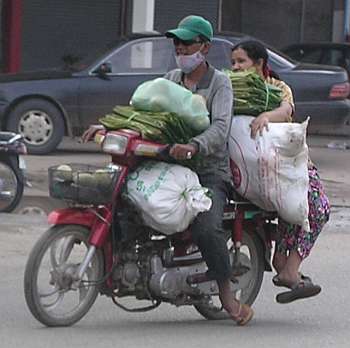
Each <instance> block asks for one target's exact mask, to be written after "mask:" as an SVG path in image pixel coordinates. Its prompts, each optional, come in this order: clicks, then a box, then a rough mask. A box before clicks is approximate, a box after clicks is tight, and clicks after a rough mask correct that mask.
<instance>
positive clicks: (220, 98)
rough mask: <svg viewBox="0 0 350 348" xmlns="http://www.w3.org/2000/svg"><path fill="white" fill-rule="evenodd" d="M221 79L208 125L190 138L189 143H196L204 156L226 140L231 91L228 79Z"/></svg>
mask: <svg viewBox="0 0 350 348" xmlns="http://www.w3.org/2000/svg"><path fill="white" fill-rule="evenodd" d="M223 81H224V82H223V83H222V84H221V86H220V87H219V88H218V89H217V91H216V93H215V95H214V97H213V101H212V107H211V125H210V127H209V128H208V129H206V130H205V131H204V132H203V133H201V134H199V135H198V136H196V137H194V138H192V140H191V143H193V144H195V145H197V147H198V152H199V153H200V154H202V155H204V156H208V155H211V154H213V153H215V152H217V151H221V149H222V145H223V144H224V143H226V142H227V141H228V137H229V132H230V127H231V120H232V103H233V92H232V87H231V83H230V81H229V80H228V79H224V80H223Z"/></svg>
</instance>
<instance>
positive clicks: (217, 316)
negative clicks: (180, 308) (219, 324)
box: [194, 231, 265, 320]
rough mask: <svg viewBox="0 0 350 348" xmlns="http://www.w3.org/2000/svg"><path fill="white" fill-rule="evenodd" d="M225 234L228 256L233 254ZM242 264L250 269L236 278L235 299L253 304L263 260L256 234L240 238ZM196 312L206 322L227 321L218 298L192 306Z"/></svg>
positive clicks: (228, 238)
mask: <svg viewBox="0 0 350 348" xmlns="http://www.w3.org/2000/svg"><path fill="white" fill-rule="evenodd" d="M226 233H227V246H228V248H229V251H230V254H232V255H233V254H234V250H233V248H232V244H233V243H232V240H231V236H230V232H228V231H227V232H226ZM241 253H242V263H243V264H244V265H245V266H248V267H250V270H249V271H248V272H247V273H245V274H244V275H243V276H240V277H237V280H238V281H239V283H238V284H234V291H233V292H234V294H235V297H236V298H237V299H238V300H240V302H241V303H247V304H249V305H251V304H253V302H254V301H255V299H256V297H257V296H258V293H259V290H260V288H261V284H262V281H263V277H264V271H265V260H264V252H263V246H262V242H261V240H260V238H259V237H258V236H257V235H256V234H249V233H246V232H243V238H242V246H241ZM194 307H195V308H196V310H197V311H198V312H199V313H200V314H201V315H202V316H203V317H204V318H206V319H208V320H222V319H229V318H230V317H229V315H228V314H227V312H226V311H225V310H224V309H223V308H222V306H221V303H220V300H219V296H212V297H211V298H210V300H209V301H208V303H205V304H198V305H195V306H194Z"/></svg>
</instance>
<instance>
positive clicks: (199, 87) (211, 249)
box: [83, 15, 253, 325]
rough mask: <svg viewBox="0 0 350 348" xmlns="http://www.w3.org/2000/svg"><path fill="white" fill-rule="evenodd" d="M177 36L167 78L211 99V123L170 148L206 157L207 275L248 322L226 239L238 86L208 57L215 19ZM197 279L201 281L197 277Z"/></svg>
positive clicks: (195, 231)
mask: <svg viewBox="0 0 350 348" xmlns="http://www.w3.org/2000/svg"><path fill="white" fill-rule="evenodd" d="M166 36H167V37H169V38H172V39H173V41H174V47H175V55H176V62H177V64H178V69H175V70H172V71H170V72H168V73H167V74H166V75H165V78H167V79H169V80H171V81H173V82H176V83H178V84H180V85H182V86H184V87H185V88H187V89H189V90H191V91H192V92H194V93H197V94H200V95H202V96H203V97H204V98H205V99H206V104H207V109H208V111H209V117H210V121H211V124H210V126H209V128H208V129H206V130H205V131H204V132H203V133H202V134H200V135H198V136H196V137H194V138H193V139H191V141H190V142H189V143H188V144H174V145H173V146H172V147H171V149H170V151H169V154H170V156H172V157H173V158H175V159H176V160H185V159H190V158H192V157H193V156H196V154H200V155H201V156H202V157H203V161H201V163H200V165H199V166H198V167H197V168H195V171H196V173H197V174H198V176H199V179H200V182H201V184H202V185H203V186H205V187H207V188H209V189H210V190H211V191H212V197H211V198H212V203H213V204H212V207H211V209H210V210H209V211H208V212H205V213H201V214H199V215H198V216H197V218H196V219H195V220H194V222H193V224H192V226H191V231H192V238H193V240H194V242H195V243H196V244H197V245H198V247H199V249H200V251H201V254H202V256H203V258H204V260H205V262H206V264H207V267H208V272H207V273H206V274H205V275H202V277H203V281H205V280H208V279H215V280H216V281H217V283H218V287H219V298H220V301H221V303H222V306H223V308H224V309H225V310H226V311H227V312H228V314H229V315H230V317H231V318H232V319H233V320H234V321H236V323H237V324H238V325H245V324H247V323H248V322H249V321H250V320H251V318H252V317H253V310H252V309H251V308H250V307H249V306H248V305H246V304H240V302H239V301H237V300H236V299H235V297H234V295H233V293H232V292H231V287H230V284H231V273H232V269H231V266H230V259H229V253H228V249H227V245H226V240H225V238H224V236H223V234H222V229H221V226H222V216H223V213H224V207H225V203H226V200H227V196H228V192H229V187H230V180H231V171H230V167H229V154H228V137H229V130H230V126H231V117H232V116H231V115H232V87H231V83H230V81H229V79H228V77H227V76H226V75H225V74H224V73H222V72H220V71H218V70H217V69H215V68H214V67H213V66H211V65H210V64H209V63H208V62H207V61H206V56H207V54H208V52H209V49H210V46H211V44H210V42H211V39H212V37H213V28H212V25H211V24H210V22H209V21H207V20H205V19H204V18H202V17H200V16H193V15H192V16H188V17H185V18H184V19H182V20H181V21H180V22H179V24H178V27H177V28H176V29H173V30H169V31H167V32H166ZM99 128H100V126H91V127H90V128H89V129H88V130H87V131H86V132H85V133H84V134H83V140H84V141H88V140H89V139H90V138H91V137H92V136H93V135H94V134H95V132H96V131H97V130H98V129H99ZM195 281H197V282H198V281H200V279H196V280H195Z"/></svg>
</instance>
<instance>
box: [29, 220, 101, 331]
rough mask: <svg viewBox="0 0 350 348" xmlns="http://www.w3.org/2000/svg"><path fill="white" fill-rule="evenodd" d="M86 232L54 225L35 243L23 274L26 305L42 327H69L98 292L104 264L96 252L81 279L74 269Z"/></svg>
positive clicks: (85, 247)
mask: <svg viewBox="0 0 350 348" xmlns="http://www.w3.org/2000/svg"><path fill="white" fill-rule="evenodd" d="M88 238H89V230H88V229H87V228H86V227H83V226H79V225H62V226H54V227H51V228H50V229H48V230H47V231H46V232H45V233H44V234H43V235H42V237H41V238H40V239H39V240H38V241H37V243H36V244H35V245H34V248H33V249H32V251H31V253H30V255H29V259H28V261H27V265H26V269H25V274H24V293H25V299H26V303H27V305H28V307H29V309H30V311H31V313H32V314H33V316H34V317H35V318H36V319H37V320H38V321H40V322H41V323H42V324H44V325H46V326H69V325H72V324H74V323H76V322H77V321H79V320H80V319H81V318H82V317H83V316H84V315H85V314H86V313H87V312H88V310H89V309H90V308H91V306H92V305H93V303H94V302H95V300H96V297H97V295H98V292H99V284H100V281H101V279H102V277H103V272H104V262H103V254H102V251H101V250H98V249H97V250H96V252H95V254H94V256H93V258H92V261H91V262H90V263H89V265H88V268H87V270H86V272H85V273H84V274H83V277H82V280H81V281H80V282H78V283H77V282H76V277H75V275H76V274H77V272H76V271H77V269H78V267H79V265H80V264H81V262H82V261H83V259H84V256H85V254H86V252H87V250H88V248H89V244H88Z"/></svg>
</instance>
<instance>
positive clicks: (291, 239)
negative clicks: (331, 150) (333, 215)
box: [276, 165, 330, 259]
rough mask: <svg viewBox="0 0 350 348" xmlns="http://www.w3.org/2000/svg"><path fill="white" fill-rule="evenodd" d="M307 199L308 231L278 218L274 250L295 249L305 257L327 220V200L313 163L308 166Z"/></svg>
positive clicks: (283, 251)
mask: <svg viewBox="0 0 350 348" xmlns="http://www.w3.org/2000/svg"><path fill="white" fill-rule="evenodd" d="M308 201H309V223H310V231H309V232H306V231H305V230H303V229H302V228H301V227H300V226H298V225H292V224H289V223H287V222H285V221H283V220H282V219H281V218H279V220H278V228H277V240H276V251H278V252H280V253H282V254H287V252H288V251H292V250H296V251H298V253H299V255H300V257H301V258H302V259H305V258H306V257H307V256H308V255H309V254H310V251H311V249H312V247H313V245H314V244H315V241H316V239H317V237H318V235H319V234H320V232H321V231H322V228H323V227H324V225H325V224H326V222H327V221H328V220H329V214H330V205H329V200H328V197H327V196H326V194H325V192H324V188H323V185H322V183H321V180H320V177H319V175H318V173H317V168H316V167H315V166H314V165H310V166H309V192H308Z"/></svg>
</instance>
